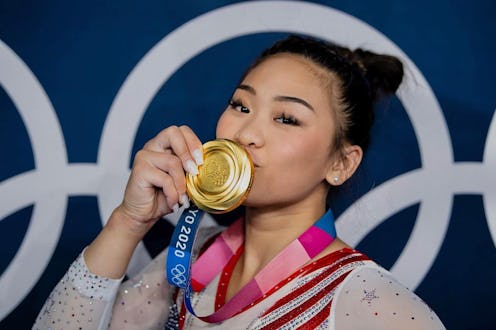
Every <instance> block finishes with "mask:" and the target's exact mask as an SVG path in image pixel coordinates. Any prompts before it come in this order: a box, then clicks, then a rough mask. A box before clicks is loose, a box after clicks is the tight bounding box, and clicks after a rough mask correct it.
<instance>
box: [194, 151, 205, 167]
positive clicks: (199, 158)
mask: <svg viewBox="0 0 496 330" xmlns="http://www.w3.org/2000/svg"><path fill="white" fill-rule="evenodd" d="M192 153H193V158H195V162H196V165H201V164H203V152H202V151H201V150H200V149H196V150H193V152H192Z"/></svg>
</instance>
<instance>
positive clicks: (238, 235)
mask: <svg viewBox="0 0 496 330" xmlns="http://www.w3.org/2000/svg"><path fill="white" fill-rule="evenodd" d="M202 214H203V212H202V211H200V210H198V208H196V207H195V206H192V207H190V208H189V209H187V210H185V211H184V212H183V214H182V215H181V218H180V219H179V222H178V224H177V226H176V228H175V230H174V234H173V236H172V240H171V244H170V246H169V251H168V256H167V280H168V281H169V283H170V284H172V285H175V286H177V287H179V288H183V289H185V295H184V303H185V305H186V308H187V309H188V311H189V312H190V313H191V314H193V315H195V316H196V317H198V318H199V319H201V320H203V321H204V322H208V323H217V322H221V321H223V320H226V319H228V318H230V317H232V316H234V315H236V314H237V313H239V312H240V311H241V310H243V309H244V308H245V307H246V306H248V305H249V304H251V303H252V302H254V301H256V300H257V299H259V298H260V297H262V296H263V295H264V294H265V293H267V291H269V290H270V289H271V288H272V287H274V286H275V285H276V284H277V283H279V282H280V281H281V280H282V279H284V278H286V277H287V276H289V275H291V274H292V273H294V272H295V271H296V270H298V269H299V268H300V267H301V266H302V265H304V264H305V263H307V262H308V261H310V260H311V259H312V258H314V257H315V256H316V255H318V254H319V253H320V252H322V251H323V250H324V249H325V248H326V247H327V246H328V245H329V244H330V243H332V241H333V240H334V239H335V238H336V229H335V226H334V218H333V215H332V212H331V210H329V211H327V212H326V213H325V214H324V216H322V217H321V218H320V219H319V220H318V221H317V222H316V223H315V224H314V225H313V226H311V227H310V228H309V229H307V230H306V231H305V232H304V233H303V234H302V235H301V236H300V237H298V238H297V239H296V240H294V241H293V242H291V243H290V244H289V245H288V246H287V247H286V248H284V250H283V251H281V252H280V253H279V254H278V255H277V256H276V257H275V258H274V259H272V260H271V261H270V262H269V263H268V264H267V265H266V266H265V267H264V268H263V269H262V270H261V271H260V272H259V273H258V274H257V275H255V277H254V278H253V279H252V280H251V281H250V282H249V283H248V284H246V285H245V286H244V287H243V288H242V289H241V290H240V291H239V292H238V293H237V294H236V295H235V296H234V297H232V298H231V299H230V300H229V301H228V302H227V303H226V304H224V305H223V306H222V307H221V308H219V309H218V310H217V311H216V312H215V313H213V314H211V315H206V316H199V315H196V314H195V312H194V311H193V307H192V305H191V298H190V295H191V293H192V291H193V290H194V291H201V290H203V289H204V288H205V286H207V285H208V284H209V283H210V282H211V281H212V280H213V279H214V278H215V277H216V276H217V275H218V274H219V273H220V272H221V271H222V269H223V268H224V266H225V265H226V264H227V263H228V262H229V260H230V259H231V258H232V257H233V256H234V254H235V253H236V250H238V248H239V247H241V246H242V244H243V242H244V228H243V221H242V220H241V219H239V220H237V221H236V222H234V223H233V224H232V225H231V226H230V227H229V228H227V229H226V230H225V231H224V232H223V233H222V234H221V235H219V236H218V237H217V238H216V239H215V241H214V242H213V243H212V245H211V246H210V247H209V248H208V249H207V250H206V251H205V252H204V253H203V254H202V255H201V256H200V257H199V258H198V260H197V261H196V262H195V263H194V264H193V267H192V269H191V249H192V247H193V240H194V236H195V234H196V230H197V229H198V223H199V221H200V218H201V216H202ZM183 248H184V249H183ZM191 274H192V275H191Z"/></svg>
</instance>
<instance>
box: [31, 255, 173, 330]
mask: <svg viewBox="0 0 496 330" xmlns="http://www.w3.org/2000/svg"><path fill="white" fill-rule="evenodd" d="M166 251H167V250H165V251H164V252H162V253H161V254H159V255H158V256H157V257H156V258H155V259H154V260H153V261H152V262H151V263H150V264H149V265H148V266H147V267H146V268H145V269H143V271H142V272H140V273H139V274H138V275H137V276H136V277H134V278H132V279H130V280H127V281H126V282H124V283H121V282H122V279H109V278H105V277H101V276H98V275H94V274H92V273H91V272H90V271H89V270H88V267H87V266H86V264H85V262H84V251H83V253H81V254H80V255H79V257H78V258H77V259H76V260H75V261H74V262H73V264H72V265H71V266H70V267H69V270H68V271H67V273H66V274H65V275H64V277H63V278H62V280H61V281H60V282H59V283H58V284H57V285H56V286H55V288H54V289H53V291H52V292H51V294H50V296H49V297H48V299H47V301H46V302H45V305H44V306H43V308H42V309H41V311H40V314H39V315H38V317H37V319H36V323H35V324H34V326H33V329H40V330H41V329H43V330H47V329H51V330H56V329H85V330H86V329H98V330H101V329H108V328H109V327H110V328H111V329H137V328H139V329H163V328H164V324H165V321H166V318H167V316H168V313H169V311H168V308H169V305H170V300H171V297H170V294H169V292H170V286H169V284H168V283H167V281H166V279H165V270H164V267H165V253H166Z"/></svg>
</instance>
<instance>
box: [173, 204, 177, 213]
mask: <svg viewBox="0 0 496 330" xmlns="http://www.w3.org/2000/svg"><path fill="white" fill-rule="evenodd" d="M177 211H179V204H177V203H176V204H174V206H172V212H174V213H177Z"/></svg>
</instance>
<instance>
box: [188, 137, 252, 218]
mask: <svg viewBox="0 0 496 330" xmlns="http://www.w3.org/2000/svg"><path fill="white" fill-rule="evenodd" d="M198 172H199V174H198V175H196V176H194V175H191V174H187V176H186V188H187V191H188V196H189V198H190V199H191V200H192V201H193V203H195V204H196V206H198V207H199V208H200V209H202V210H204V211H207V212H210V213H226V212H229V211H231V210H233V209H235V208H236V207H238V206H239V205H241V203H243V201H244V200H245V199H246V197H247V195H248V193H249V192H250V188H251V185H252V183H253V162H252V160H251V158H250V155H249V154H248V152H247V151H246V150H245V149H244V148H243V147H241V146H240V145H239V144H237V143H235V142H233V141H231V140H228V139H217V140H213V141H209V142H206V143H205V144H204V145H203V164H202V165H200V166H199V167H198Z"/></svg>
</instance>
